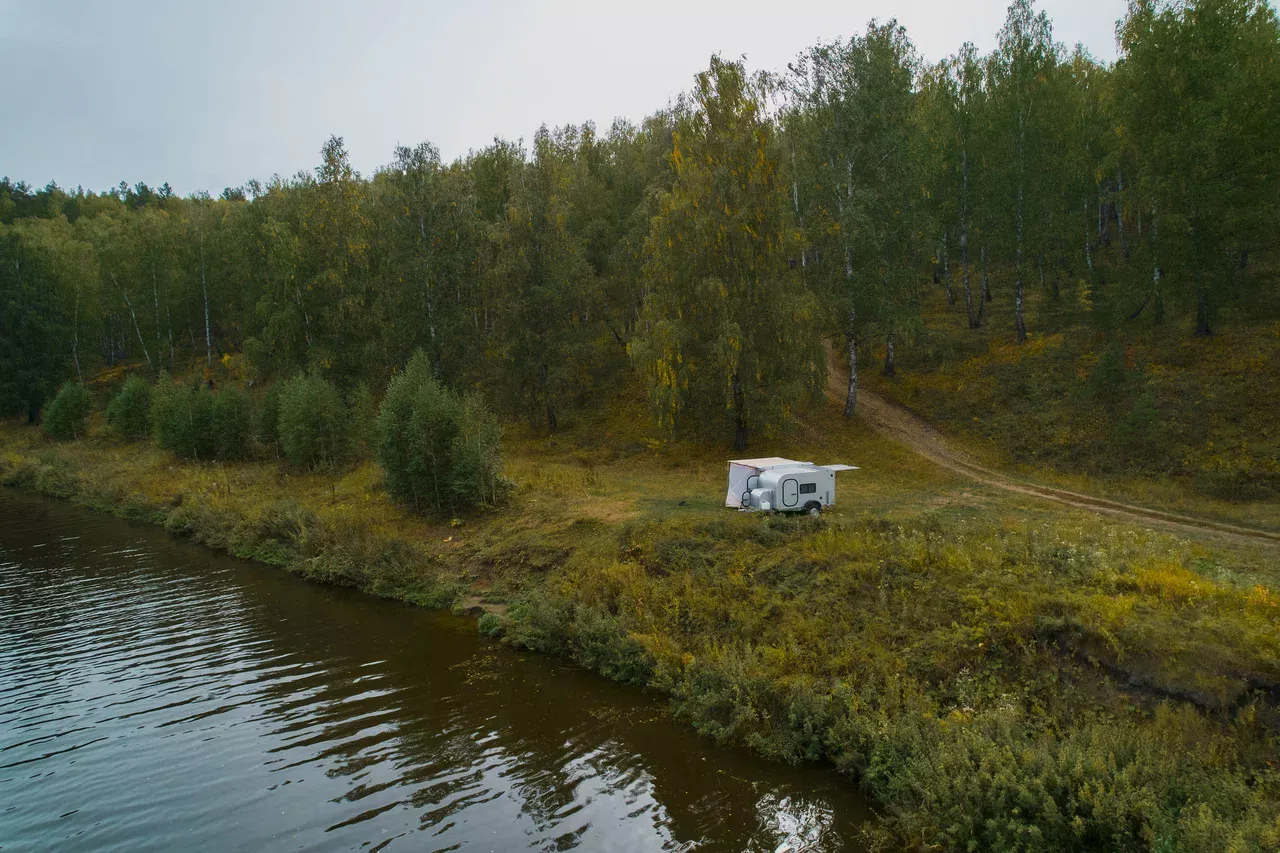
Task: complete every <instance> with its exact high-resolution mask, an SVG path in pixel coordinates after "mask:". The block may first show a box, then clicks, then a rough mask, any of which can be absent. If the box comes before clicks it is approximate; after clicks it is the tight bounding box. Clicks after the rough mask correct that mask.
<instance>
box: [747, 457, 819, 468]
mask: <svg viewBox="0 0 1280 853" xmlns="http://www.w3.org/2000/svg"><path fill="white" fill-rule="evenodd" d="M729 464H730V465H746V466H747V467H748V468H772V467H774V466H775V465H808V464H809V463H808V462H797V461H796V460H794V459H783V458H782V457H781V456H761V457H760V458H759V459H730V460H729Z"/></svg>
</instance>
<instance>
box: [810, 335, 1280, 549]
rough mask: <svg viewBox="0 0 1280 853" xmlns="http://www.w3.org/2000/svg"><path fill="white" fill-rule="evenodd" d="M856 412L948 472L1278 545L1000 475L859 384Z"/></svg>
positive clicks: (830, 385)
mask: <svg viewBox="0 0 1280 853" xmlns="http://www.w3.org/2000/svg"><path fill="white" fill-rule="evenodd" d="M841 367H842V366H841V365H840V363H839V360H838V359H836V358H834V357H833V358H832V359H831V361H830V363H829V370H828V373H827V377H828V379H827V393H828V394H829V395H830V396H831V398H832V399H833V400H836V401H837V402H839V403H841V404H842V405H843V403H844V401H845V399H846V397H847V395H848V387H849V386H848V375H849V373H848V370H847V369H841ZM857 413H858V416H859V417H860V418H861V419H862V420H863V421H864V422H866V424H867V425H868V426H870V427H871V428H872V429H874V430H875V431H876V432H878V433H880V434H881V435H883V436H885V437H886V438H889V439H891V440H893V441H896V442H897V443H899V444H902V445H905V446H907V447H909V448H911V449H912V450H913V451H915V452H916V453H918V454H920V455H921V456H923V457H925V458H926V459H929V460H931V461H933V462H935V463H937V464H938V465H941V466H942V467H943V468H946V469H947V470H949V471H953V472H955V473H957V474H960V475H962V476H965V477H968V478H969V479H971V480H976V481H978V482H979V483H982V484H984V485H987V486H991V487H993V488H997V489H1002V490H1004V491H1006V492H1016V493H1018V494H1022V495H1028V496H1030V497H1035V498H1040V499H1042V500H1047V501H1053V502H1055V503H1059V504H1065V505H1067V506H1072V507H1077V508H1079V509H1088V510H1092V511H1094V512H1100V513H1104V514H1106V515H1111V516H1115V517H1117V518H1123V519H1125V520H1126V521H1137V522H1143V523H1146V524H1156V525H1159V526H1161V527H1171V528H1175V529H1182V530H1186V531H1195V532H1200V533H1213V534H1218V535H1224V536H1230V537H1233V538H1236V539H1241V540H1246V541H1250V542H1266V543H1270V544H1273V545H1274V544H1280V533H1271V532H1270V531H1266V530H1257V529H1254V528H1251V527H1241V526H1239V525H1235V524H1229V523H1227V522H1222V521H1211V520H1209V519H1205V518H1193V517H1191V516H1186V515H1178V514H1177V513H1172V512H1165V511H1163V510H1157V509H1149V508H1147V507H1142V506H1135V505H1133V504H1127V503H1121V502H1120V501H1113V500H1109V499H1107V498H1099V497H1095V496H1093V495H1085V494H1081V493H1080V492H1071V491H1067V490H1066V489H1057V488H1054V487H1052V486H1040V485H1035V484H1032V483H1027V482H1025V481H1022V480H1015V479H1013V478H1012V477H1009V476H1008V475H1007V474H1002V473H1001V472H999V471H995V470H992V469H991V468H986V467H984V466H982V465H980V464H979V463H978V462H977V460H975V459H974V458H973V457H972V456H970V455H969V454H967V453H965V452H964V451H962V450H959V449H957V448H954V447H951V446H950V445H949V444H948V443H947V440H946V439H945V438H944V437H943V436H942V435H941V434H940V433H939V432H938V431H937V430H936V429H934V428H933V427H932V426H930V425H929V423H928V422H927V421H925V420H924V419H923V418H921V417H920V416H919V415H916V414H914V413H913V412H911V411H909V410H907V409H905V408H903V407H902V406H899V405H898V404H897V403H894V402H892V401H891V400H888V399H885V398H884V397H882V396H880V395H879V394H876V393H875V392H874V391H869V390H867V389H866V388H862V387H859V388H858V406H857Z"/></svg>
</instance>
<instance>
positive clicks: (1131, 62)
mask: <svg viewBox="0 0 1280 853" xmlns="http://www.w3.org/2000/svg"><path fill="white" fill-rule="evenodd" d="M1117 38H1118V44H1119V48H1120V55H1119V58H1118V60H1117V61H1116V62H1115V63H1113V64H1110V65H1107V64H1105V63H1101V62H1099V61H1097V60H1095V59H1094V58H1092V57H1091V56H1090V55H1089V54H1088V52H1087V51H1085V50H1084V49H1083V48H1081V47H1078V46H1077V47H1076V48H1075V49H1073V50H1068V49H1067V48H1065V47H1064V46H1063V45H1062V44H1060V43H1059V42H1057V41H1055V40H1054V35H1053V30H1052V25H1051V22H1050V20H1049V19H1048V17H1047V16H1046V15H1045V13H1043V12H1041V11H1037V10H1036V9H1035V8H1034V6H1033V4H1032V3H1031V2H1030V0H1018V2H1015V3H1014V4H1013V5H1012V6H1010V7H1009V11H1008V17H1007V20H1006V22H1005V25H1004V27H1003V28H1002V29H1001V30H1000V32H999V34H998V41H997V47H996V48H995V49H994V50H993V51H992V52H991V53H989V54H986V55H982V54H979V52H978V51H977V50H976V49H975V48H974V47H973V45H971V44H966V45H964V46H963V47H961V48H960V50H959V51H958V52H957V53H956V54H954V55H953V56H950V57H948V58H946V59H944V60H942V61H941V62H938V63H936V64H929V63H926V62H925V61H924V60H923V59H922V58H921V57H920V55H919V54H918V53H917V51H916V49H915V48H914V46H913V45H912V43H911V41H910V39H909V37H908V35H907V33H906V32H905V30H904V29H903V28H902V27H901V26H899V25H898V24H897V23H896V22H894V21H890V22H888V23H883V24H881V23H876V22H873V23H871V24H870V25H869V26H868V27H867V28H866V30H865V32H863V33H862V34H860V35H855V36H853V37H851V38H849V39H847V40H839V41H833V42H830V43H824V44H819V45H816V46H814V47H812V48H811V49H809V50H807V51H805V52H804V53H803V54H802V55H801V56H800V57H798V58H797V60H796V61H795V62H794V63H793V64H792V65H791V66H789V67H788V68H787V69H786V70H785V71H783V72H779V73H772V74H769V73H762V72H751V71H749V70H748V69H747V67H746V66H745V63H744V62H742V61H729V60H726V59H723V58H720V57H713V58H712V60H711V63H710V66H709V68H708V69H707V70H706V71H704V72H702V73H701V74H699V75H698V76H697V77H696V79H695V81H694V85H693V87H692V89H691V90H690V91H689V92H688V93H687V94H686V95H684V96H682V97H681V98H680V99H678V100H677V101H676V102H675V103H673V104H671V105H669V106H668V107H667V108H665V109H662V110H660V111H658V112H656V113H654V114H653V115H652V116H650V117H648V118H646V119H644V120H643V121H641V122H640V123H638V124H635V123H630V122H627V121H623V120H618V121H615V122H614V124H613V125H612V126H611V127H610V128H609V129H608V130H607V131H605V132H600V131H599V130H598V129H597V128H595V127H594V126H592V125H591V124H585V125H582V126H576V127H575V126H567V127H563V128H555V129H549V128H546V127H543V128H541V129H540V130H538V132H537V133H536V134H535V135H534V137H533V140H532V142H531V144H529V145H525V144H524V143H522V142H510V141H504V140H495V142H494V143H493V144H492V145H490V146H488V147H486V148H484V149H482V150H479V151H473V152H471V153H469V154H468V155H467V156H465V157H463V158H460V159H458V160H455V161H453V162H444V161H443V160H442V159H441V157H440V155H439V153H438V151H437V150H436V149H435V148H434V147H433V146H432V145H430V144H429V143H423V144H421V145H418V146H416V147H400V148H397V149H396V151H395V152H394V155H393V158H392V161H391V163H390V164H388V165H387V166H385V167H383V168H380V169H378V170H377V171H376V172H375V173H374V174H373V175H372V176H362V175H360V174H358V173H357V172H356V171H355V170H354V169H353V167H352V165H351V161H350V157H349V154H348V152H347V150H346V149H345V147H344V145H343V141H342V140H341V139H340V138H337V137H334V138H331V139H330V140H329V141H328V142H327V143H325V145H324V146H323V149H322V152H321V158H320V163H319V165H318V166H316V167H315V169H314V170H313V171H310V172H306V171H304V172H299V173H298V174H296V175H294V176H293V177H292V178H281V177H275V178H273V179H272V180H270V181H268V182H266V183H261V182H258V181H256V180H255V181H250V182H249V183H247V184H246V185H244V186H243V187H234V188H228V189H226V190H224V191H223V192H222V193H221V195H220V196H219V197H217V198H214V197H211V196H209V195H208V194H196V195H193V196H190V197H186V198H183V197H179V196H177V195H175V194H174V192H173V191H172V190H171V189H170V188H169V186H168V185H167V184H165V185H164V186H162V187H160V188H159V189H153V188H151V187H148V186H146V185H145V184H136V185H134V186H132V187H130V186H128V185H126V184H124V183H122V184H121V185H120V186H119V187H118V188H116V189H112V190H107V191H105V192H90V191H84V190H82V189H81V190H76V191H75V192H68V191H65V190H63V189H61V188H59V187H58V186H57V185H56V184H53V183H50V184H49V185H48V186H46V187H44V188H43V189H35V188H32V187H29V186H27V185H25V184H23V183H14V182H11V181H10V180H9V179H5V180H4V181H3V182H0V414H4V415H7V416H12V415H17V414H21V413H26V414H28V415H29V416H31V417H32V418H35V417H36V416H37V415H38V412H39V411H40V409H41V408H42V407H43V406H44V405H45V404H46V402H47V401H48V400H49V399H50V398H51V397H52V394H53V392H54V391H55V390H56V389H57V388H58V387H59V386H60V385H61V384H62V382H63V381H65V380H66V379H68V378H73V379H74V378H81V379H82V378H83V377H85V376H87V375H89V374H90V373H91V372H92V371H93V370H95V369H96V368H97V367H99V366H101V365H103V364H107V365H111V364H116V363H118V362H121V361H122V360H123V361H128V362H131V363H136V364H139V365H141V366H142V367H143V368H144V369H146V370H148V371H149V372H150V374H151V375H152V376H156V375H158V374H159V373H160V372H161V371H165V370H167V371H169V372H171V373H174V374H182V373H185V372H190V371H192V370H199V369H201V368H210V367H213V366H214V364H215V362H217V361H219V360H221V359H222V358H223V356H225V355H229V354H241V353H242V354H243V356H244V362H245V363H246V364H247V369H248V372H249V373H250V375H251V376H252V377H253V378H254V379H255V381H261V382H266V381H269V380H272V379H274V378H277V377H281V378H283V377H290V376H293V375H295V374H298V373H299V372H307V373H312V374H317V375H320V376H323V377H324V378H326V379H327V380H329V381H331V382H333V383H335V384H336V385H337V386H338V387H339V388H342V389H352V388H355V387H357V386H360V385H362V384H363V385H364V386H366V387H370V388H377V389H381V388H384V387H386V385H387V383H388V382H389V381H390V380H391V378H392V377H393V376H394V375H395V374H396V372H397V371H398V370H401V369H403V367H404V365H405V364H406V363H407V362H408V360H409V358H410V356H411V354H412V353H414V351H415V350H418V349H421V350H422V352H423V353H424V354H425V355H424V358H425V359H427V363H429V365H430V370H431V371H432V373H433V374H434V378H435V380H437V381H439V382H440V383H442V384H443V385H444V386H446V387H449V388H453V389H457V390H459V391H462V390H467V391H470V390H473V389H478V390H479V391H481V392H482V393H484V394H485V395H487V396H488V397H489V398H490V400H491V401H492V403H493V404H494V405H495V406H496V408H497V409H498V410H499V411H502V412H505V413H506V414H507V415H508V416H512V417H519V418H524V419H527V420H529V421H531V422H533V423H535V424H540V425H544V426H545V427H546V428H548V429H551V430H554V429H555V428H556V426H557V419H558V417H559V416H560V413H561V412H563V411H564V410H565V409H566V408H567V407H573V406H578V405H583V404H585V403H588V402H590V401H593V400H601V399H605V398H607V396H608V395H610V394H612V393H615V392H616V388H617V384H618V381H619V380H621V379H624V378H626V377H629V376H638V377H639V378H640V379H641V381H642V382H643V383H644V386H645V388H646V389H647V393H648V397H649V401H650V404H651V407H652V411H653V414H654V417H655V420H656V421H657V423H659V424H660V425H661V426H662V427H663V428H664V429H665V430H667V431H669V432H670V433H671V434H675V435H681V436H689V437H694V438H699V439H710V440H724V439H728V438H732V439H733V440H734V441H735V444H736V445H737V446H739V447H743V446H745V445H746V443H747V441H748V439H749V437H750V436H751V435H753V434H757V433H764V434H769V433H771V432H773V431H775V430H777V429H779V428H781V427H783V426H784V425H785V424H786V423H787V421H788V420H789V418H790V417H791V415H792V413H793V412H794V411H795V410H796V408H797V407H799V406H801V405H803V404H804V403H805V401H806V400H809V399H812V398H814V397H816V396H817V395H819V394H820V393H821V391H822V389H823V388H824V387H825V382H826V370H827V354H826V344H827V342H828V341H832V340H835V341H840V342H845V343H850V344H852V345H851V346H849V347H848V357H849V362H850V368H851V370H850V383H849V399H848V406H847V413H849V414H851V413H852V412H853V409H854V406H855V404H856V391H857V375H858V374H857V357H858V354H859V350H860V349H861V350H862V351H863V354H864V357H865V355H866V353H867V352H868V351H869V350H870V348H871V347H873V346H874V347H875V348H876V349H877V350H880V349H883V351H884V352H885V353H886V358H887V359H889V360H890V361H891V360H892V359H893V357H894V355H893V354H894V351H895V346H897V347H901V346H909V345H911V343H912V342H913V341H915V340H917V339H918V337H919V336H920V334H921V331H922V319H921V300H922V298H923V297H924V296H925V294H926V293H927V291H928V289H930V288H937V289H940V290H942V291H945V294H946V299H947V302H948V304H949V305H951V306H953V307H952V310H954V311H957V312H963V313H964V315H965V316H966V317H967V323H968V326H969V327H970V328H978V327H980V326H982V325H983V324H984V323H986V322H988V321H989V319H990V318H989V309H988V308H987V306H988V304H989V303H990V302H991V301H992V300H1002V301H1007V302H1008V303H1009V304H1011V305H1012V306H1013V309H1014V310H1013V312H1012V313H1013V317H1014V323H1013V327H1012V328H1010V329H1009V330H1008V334H1009V335H1010V337H1011V339H1013V340H1017V341H1021V340H1023V339H1024V338H1025V337H1026V335H1027V333H1028V327H1029V326H1030V325H1031V324H1030V322H1029V321H1028V318H1027V312H1026V311H1024V305H1025V302H1026V300H1027V299H1028V298H1029V297H1034V298H1036V299H1046V300H1062V301H1063V302H1070V303H1071V304H1073V305H1079V306H1084V308H1083V309H1082V310H1084V311H1085V313H1086V314H1087V316H1088V318H1089V320H1090V322H1094V323H1096V324H1098V325H1099V327H1101V328H1104V329H1113V328H1119V327H1123V326H1124V325H1125V324H1157V325H1158V324H1165V325H1167V326H1168V334H1170V335H1177V334H1192V333H1194V334H1201V335H1207V334H1212V332H1213V331H1214V330H1215V328H1218V326H1219V324H1221V323H1223V322H1228V321H1229V318H1230V316H1232V315H1231V314H1230V309H1232V307H1233V306H1236V307H1239V306H1244V309H1243V310H1244V311H1245V312H1246V313H1248V312H1249V311H1251V310H1253V309H1252V308H1251V307H1250V306H1253V305H1254V304H1255V303H1258V302H1259V300H1258V298H1257V291H1259V290H1262V289H1265V288H1273V287H1274V284H1273V283H1271V282H1268V281H1264V280H1262V279H1261V278H1260V277H1258V276H1253V275H1249V274H1247V272H1248V271H1249V270H1250V269H1252V268H1254V267H1256V266H1257V264H1258V262H1259V258H1262V257H1266V256H1267V255H1268V253H1270V252H1271V251H1273V250H1274V249H1275V247H1276V235H1277V233H1280V232H1278V228H1277V226H1280V207H1278V205H1277V202H1278V201H1280V133H1277V132H1276V130H1275V128H1276V127H1277V126H1280V26H1278V25H1277V16H1276V13H1275V11H1274V10H1273V9H1272V8H1271V7H1270V6H1269V5H1268V4H1266V3H1265V2H1258V0H1187V2H1177V3H1168V2H1151V0H1134V2H1132V3H1130V5H1129V8H1128V12H1127V14H1126V16H1125V18H1124V20H1123V21H1121V22H1120V24H1119V25H1118V28H1117ZM1263 301H1265V300H1263ZM1237 313H1239V312H1237ZM1031 331H1032V332H1033V333H1034V331H1035V329H1034V328H1032V329H1031ZM890 366H891V365H890Z"/></svg>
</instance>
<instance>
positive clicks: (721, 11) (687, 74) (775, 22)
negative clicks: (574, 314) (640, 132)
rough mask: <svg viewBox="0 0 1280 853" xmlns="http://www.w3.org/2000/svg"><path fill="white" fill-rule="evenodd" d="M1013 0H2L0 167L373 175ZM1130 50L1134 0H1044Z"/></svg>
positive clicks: (922, 29) (115, 173) (973, 22)
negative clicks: (820, 46) (715, 74)
mask: <svg viewBox="0 0 1280 853" xmlns="http://www.w3.org/2000/svg"><path fill="white" fill-rule="evenodd" d="M1005 6H1006V2H1005V0H970V2H967V3H956V2H946V0H899V2H896V3H895V2H889V0H845V2H819V0H782V1H781V2H780V0H771V2H756V0H735V2H714V3H712V2H707V3H698V2H683V3H682V2H669V0H639V2H628V3H625V4H613V3H606V2H594V3H593V2H574V0H557V2H543V3H515V2H510V3H505V2H471V3H465V4H464V3H435V2H416V3H415V2H372V1H371V0H365V2H330V0H324V2H318V1H316V2H313V1H312V0H278V2H273V0H254V1H253V2H245V1H244V0H216V2H202V3H194V2H191V3H181V2H131V0H116V1H115V2H96V3H94V2H69V0H26V2H23V0H0V81H3V82H0V175H9V176H10V177H12V178H14V179H15V180H17V179H22V180H26V181H28V182H30V183H33V184H37V185H43V184H45V183H46V182H48V181H49V180H50V179H54V180H56V181H58V183H59V184H61V185H63V186H66V187H75V186H76V185H84V186H85V187H87V188H93V189H103V188H106V187H110V186H113V185H115V184H117V183H119V182H120V181H121V180H127V181H129V182H130V183H133V182H135V181H139V180H142V181H146V182H147V183H150V184H152V185H153V186H154V185H158V184H160V183H162V182H164V181H166V180H167V181H169V182H170V183H171V184H173V186H174V188H175V189H177V190H178V192H180V193H182V194H184V195H185V194H188V193H190V192H192V191H194V190H197V189H208V190H211V191H213V192H214V193H216V192H218V191H220V190H221V189H222V188H223V187H224V186H228V185H237V184H241V183H243V182H244V181H246V180H248V179H249V178H253V177H256V178H264V179H265V178H267V177H270V175H271V174H273V173H280V174H285V175H288V174H292V173H294V172H296V171H297V170H299V169H305V168H310V167H312V166H313V165H314V164H315V163H316V162H317V160H318V157H319V155H318V152H319V149H320V145H321V143H322V142H323V141H324V140H325V139H326V138H327V137H328V136H329V134H338V135H340V136H343V137H345V138H346V141H347V147H348V148H349V149H350V150H351V152H352V159H353V161H354V162H355V165H356V167H357V168H358V169H360V170H361V171H362V172H365V173H370V172H372V171H373V170H374V169H375V168H376V167H377V166H379V165H381V164H384V163H386V162H388V161H389V160H390V159H391V151H392V148H393V147H394V146H395V145H396V144H397V143H403V144H414V143H417V142H420V141H422V140H424V139H426V140H430V141H432V142H433V143H435V144H436V145H437V146H438V147H439V148H440V150H441V153H442V154H443V156H444V157H445V158H446V159H452V158H453V157H456V156H459V155H461V154H464V153H466V151H467V150H468V149H470V148H478V147H481V146H483V145H485V144H487V143H488V142H489V141H491V140H492V139H493V137H494V136H503V137H507V138H511V139H515V138H520V137H523V138H525V139H529V138H530V137H532V135H533V131H534V130H536V129H537V127H538V125H539V124H541V123H543V122H545V123H547V124H550V125H557V124H565V123H569V122H572V123H578V122H582V121H585V120H593V121H595V122H596V124H597V125H598V126H599V127H600V128H601V129H602V130H603V129H605V128H607V127H608V125H609V124H610V123H611V122H612V120H613V118H614V117H615V116H624V117H627V118H630V119H639V118H641V117H643V116H644V115H646V114H648V113H651V112H653V111H654V110H655V109H657V108H659V107H661V106H663V105H665V104H666V103H667V102H668V101H669V100H670V99H671V98H673V97H674V96H675V95H677V94H678V93H679V92H681V91H683V90H685V89H686V88H687V87H688V86H689V83H690V81H691V79H692V77H693V75H694V74H695V73H697V72H698V71H699V70H701V69H703V68H705V67H706V65H707V60H708V58H709V57H710V56H711V54H712V53H714V52H720V53H722V54H723V55H725V56H729V57H737V56H740V55H743V54H745V55H746V57H747V61H748V64H749V65H750V66H751V67H752V68H767V69H771V70H778V69H781V68H783V67H785V65H786V63H787V62H788V61H790V60H791V59H792V58H794V57H795V55H796V54H797V53H799V52H800V51H801V50H803V49H804V48H805V47H806V46H808V45H811V44H813V43H815V42H816V41H818V40H827V39H831V38H834V37H844V36H848V35H849V34H851V33H853V32H857V31H861V30H862V29H864V28H865V26H866V23H867V21H868V20H870V19H871V18H879V19H881V20H884V19H887V18H890V17H893V16H897V18H898V19H899V21H901V22H902V23H903V24H904V25H905V26H906V28H907V32H908V34H909V35H910V36H911V38H912V39H913V40H914V42H915V44H916V46H917V48H918V49H919V50H920V51H921V52H922V53H923V54H924V56H925V57H926V58H928V59H931V60H932V59H938V58H940V57H942V56H945V55H947V54H949V53H952V52H954V51H955V50H956V49H957V48H958V47H959V46H960V45H961V43H963V42H964V41H966V40H967V41H972V42H974V43H975V44H976V45H977V46H978V48H979V49H980V50H983V51H986V50H988V49H990V48H991V47H992V45H993V44H994V41H995V33H996V31H997V30H998V29H999V27H1000V25H1001V23H1002V22H1003V20H1004V14H1005ZM1041 7H1042V8H1044V9H1046V10H1047V11H1048V12H1049V14H1050V16H1051V17H1052V18H1053V20H1054V25H1055V36H1056V38H1057V39H1058V40H1059V41H1062V42H1065V43H1066V44H1067V45H1068V46H1070V45H1073V44H1074V43H1076V42H1083V43H1084V45H1085V47H1087V48H1088V49H1089V50H1090V51H1091V52H1092V53H1093V54H1094V55H1095V56H1097V57H1098V58H1100V59H1104V60H1107V61H1110V60H1113V59H1114V58H1115V35H1114V33H1115V23H1116V21H1117V19H1119V18H1120V17H1121V16H1122V15H1123V13H1124V8H1125V4H1124V0H1042V2H1041Z"/></svg>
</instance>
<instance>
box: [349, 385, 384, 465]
mask: <svg viewBox="0 0 1280 853" xmlns="http://www.w3.org/2000/svg"><path fill="white" fill-rule="evenodd" d="M347 412H348V414H349V417H350V424H351V447H352V450H353V451H354V452H355V453H357V454H359V455H360V456H361V458H364V457H367V456H368V455H369V453H370V451H371V450H372V447H373V440H374V433H373V427H374V422H375V421H376V420H377V418H378V402H377V400H375V399H374V398H373V393H372V392H371V391H370V390H369V386H368V385H366V384H365V383H363V382H361V383H360V384H359V385H357V386H356V387H355V389H354V390H352V391H351V393H350V394H348V395H347Z"/></svg>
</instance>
